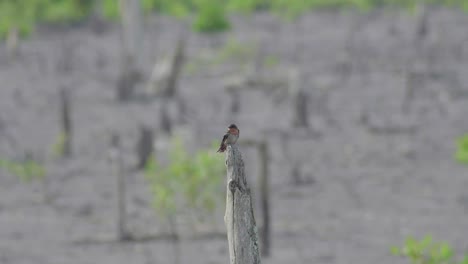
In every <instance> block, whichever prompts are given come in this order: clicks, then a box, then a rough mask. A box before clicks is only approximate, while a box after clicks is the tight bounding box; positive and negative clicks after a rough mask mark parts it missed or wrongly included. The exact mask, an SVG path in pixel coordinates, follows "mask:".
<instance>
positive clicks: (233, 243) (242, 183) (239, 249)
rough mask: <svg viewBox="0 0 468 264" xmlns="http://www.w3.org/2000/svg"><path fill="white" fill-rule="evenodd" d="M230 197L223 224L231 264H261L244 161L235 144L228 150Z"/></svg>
mask: <svg viewBox="0 0 468 264" xmlns="http://www.w3.org/2000/svg"><path fill="white" fill-rule="evenodd" d="M226 168H227V197H226V213H225V215H224V222H225V223H226V228H227V237H228V243H229V259H230V263H231V264H246V263H249V264H259V263H260V252H259V247H258V232H257V226H256V223H255V217H254V213H253V207H252V197H251V194H250V189H249V187H248V186H247V179H246V176H245V172H244V161H243V160H242V155H241V152H240V151H239V149H238V148H237V146H236V145H228V146H227V149H226Z"/></svg>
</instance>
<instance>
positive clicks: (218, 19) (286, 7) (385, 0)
mask: <svg viewBox="0 0 468 264" xmlns="http://www.w3.org/2000/svg"><path fill="white" fill-rule="evenodd" d="M98 2H99V1H94V0H0V39H1V38H4V37H5V36H6V35H7V34H8V32H9V31H10V30H12V29H18V30H19V31H20V33H21V34H22V35H23V36H24V35H27V34H29V33H30V32H32V31H33V30H34V27H35V26H36V24H37V23H44V22H53V23H71V22H76V21H79V20H83V19H86V18H87V17H89V16H90V15H91V14H93V12H95V10H96V9H97V8H99V9H101V13H102V14H103V15H104V16H105V17H106V18H108V19H117V18H118V17H119V3H118V2H119V1H118V0H102V1H101V2H102V5H101V6H99V7H97V6H95V5H96V3H98ZM419 2H427V3H429V4H437V5H445V6H449V7H453V8H459V9H463V10H465V11H468V0H141V3H142V7H143V10H144V11H145V13H146V14H148V13H152V12H158V13H161V14H167V15H170V16H175V17H179V18H185V17H188V16H189V15H191V14H194V15H195V16H196V18H195V20H194V22H193V28H194V30H196V31H199V32H219V31H223V30H227V29H229V22H228V20H227V18H226V12H228V11H229V12H237V13H246V14H248V13H252V12H255V11H260V10H262V11H270V12H273V13H275V14H278V15H280V16H282V17H286V18H290V19H292V18H295V17H297V16H299V15H301V14H303V13H304V12H308V11H310V10H314V9H323V8H327V9H330V8H331V9H336V8H348V9H357V10H362V11H367V10H370V9H372V8H376V7H382V6H391V7H399V8H406V9H410V10H413V9H414V8H415V6H416V5H417V3H419Z"/></svg>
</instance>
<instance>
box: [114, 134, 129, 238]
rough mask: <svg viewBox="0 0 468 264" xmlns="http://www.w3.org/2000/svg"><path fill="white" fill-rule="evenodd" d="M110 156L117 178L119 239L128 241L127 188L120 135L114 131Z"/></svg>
mask: <svg viewBox="0 0 468 264" xmlns="http://www.w3.org/2000/svg"><path fill="white" fill-rule="evenodd" d="M110 141H111V142H110V151H109V152H110V153H109V156H110V157H109V158H110V162H111V165H112V174H113V176H114V177H115V179H116V196H117V198H116V207H117V208H116V209H117V239H118V240H119V241H128V240H130V239H131V236H130V233H129V232H128V230H127V225H126V221H125V220H126V214H127V210H126V203H125V199H126V198H125V197H126V188H125V185H126V184H125V174H124V166H123V157H122V150H121V146H120V136H119V135H118V134H116V133H113V134H112V136H111V140H110Z"/></svg>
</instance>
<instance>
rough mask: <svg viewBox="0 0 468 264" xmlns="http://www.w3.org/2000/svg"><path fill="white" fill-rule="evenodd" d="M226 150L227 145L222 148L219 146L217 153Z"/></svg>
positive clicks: (222, 145)
mask: <svg viewBox="0 0 468 264" xmlns="http://www.w3.org/2000/svg"><path fill="white" fill-rule="evenodd" d="M225 150H226V145H225V144H221V146H219V149H218V151H216V153H218V152H224V151H225Z"/></svg>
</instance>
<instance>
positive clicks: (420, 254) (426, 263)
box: [391, 235, 468, 264]
mask: <svg viewBox="0 0 468 264" xmlns="http://www.w3.org/2000/svg"><path fill="white" fill-rule="evenodd" d="M391 252H392V254H393V255H395V256H402V257H406V258H408V259H409V261H410V263H412V264H457V263H459V264H468V254H466V255H465V257H464V258H463V260H461V261H459V262H458V261H456V260H454V252H453V249H452V247H450V245H449V244H448V243H446V242H434V241H433V240H432V237H431V236H429V235H428V236H426V237H425V238H424V239H422V240H420V241H418V240H416V239H414V238H413V237H409V238H407V239H406V242H405V245H404V246H403V247H401V248H399V247H392V249H391Z"/></svg>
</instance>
